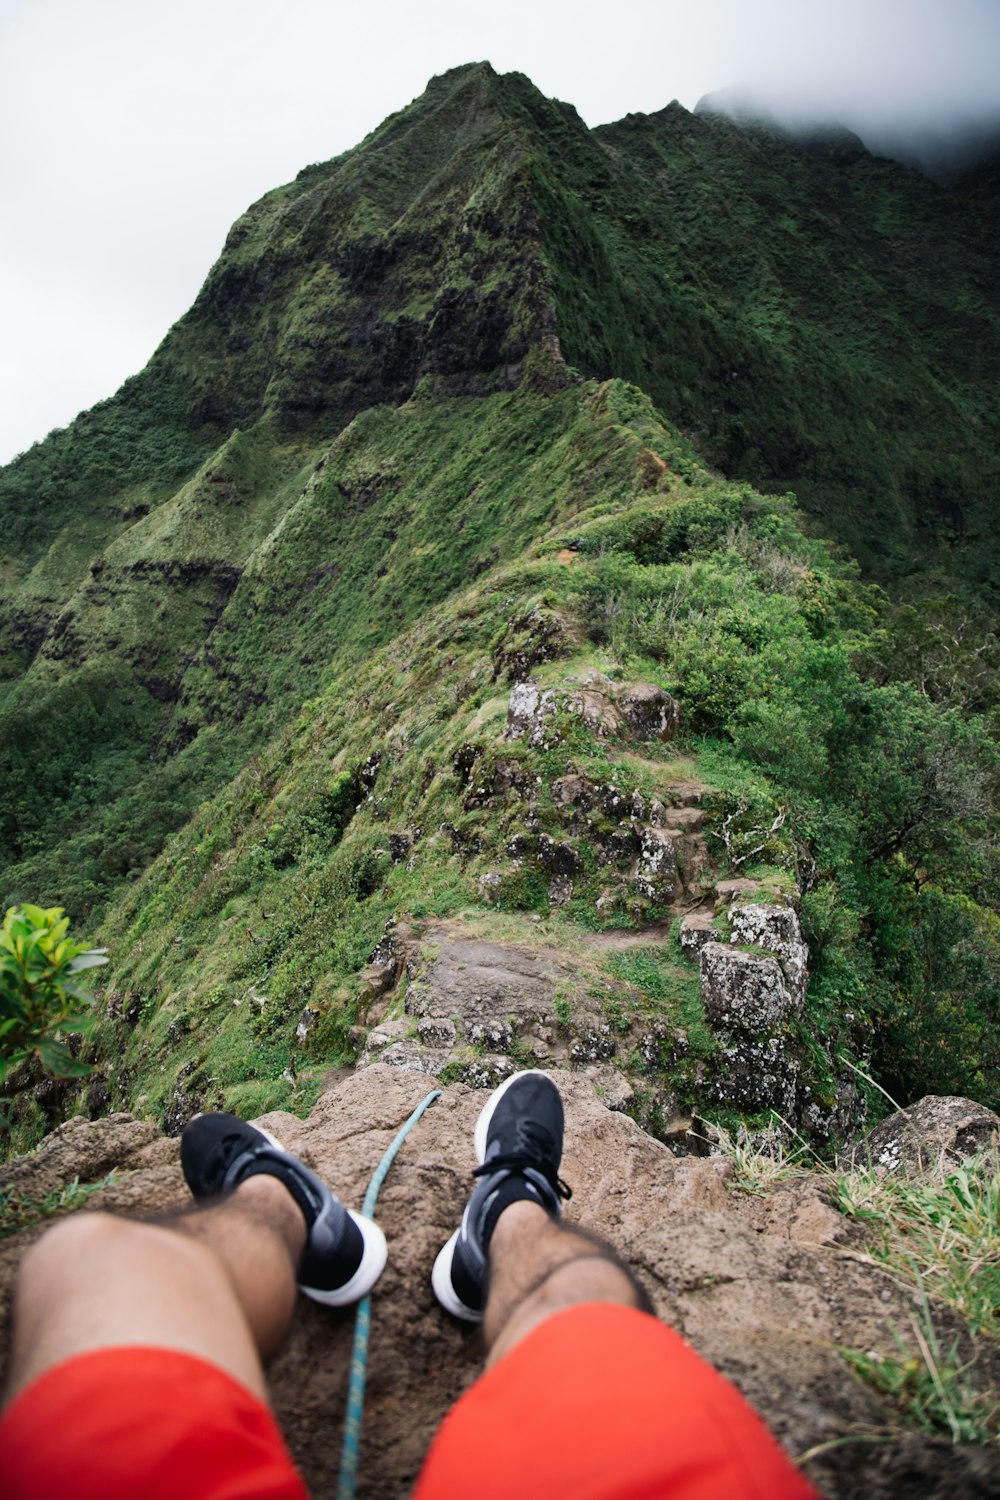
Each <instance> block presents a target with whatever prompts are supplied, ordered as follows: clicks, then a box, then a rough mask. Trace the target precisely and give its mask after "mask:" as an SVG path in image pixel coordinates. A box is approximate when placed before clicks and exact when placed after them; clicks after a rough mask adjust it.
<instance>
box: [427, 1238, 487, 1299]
mask: <svg viewBox="0 0 1000 1500" xmlns="http://www.w3.org/2000/svg"><path fill="white" fill-rule="evenodd" d="M461 1232H462V1230H461V1225H459V1227H458V1229H456V1230H455V1233H454V1234H453V1235H452V1237H451V1239H450V1240H448V1242H447V1244H444V1245H442V1246H441V1249H440V1250H439V1251H438V1253H437V1257H436V1259H435V1261H434V1269H433V1271H432V1272H431V1286H432V1287H433V1288H434V1295H435V1297H436V1298H437V1299H438V1301H439V1302H440V1304H441V1306H442V1307H443V1308H444V1310H445V1312H447V1313H451V1315H452V1317H453V1318H461V1319H462V1321H463V1322H464V1323H481V1322H482V1321H483V1315H482V1312H481V1311H477V1309H476V1308H474V1307H466V1305H465V1303H464V1302H461V1301H459V1299H458V1297H457V1296H456V1295H455V1288H454V1287H453V1286H452V1284H451V1261H452V1256H453V1255H454V1254H455V1246H456V1244H457V1243H458V1236H459V1235H460V1234H461Z"/></svg>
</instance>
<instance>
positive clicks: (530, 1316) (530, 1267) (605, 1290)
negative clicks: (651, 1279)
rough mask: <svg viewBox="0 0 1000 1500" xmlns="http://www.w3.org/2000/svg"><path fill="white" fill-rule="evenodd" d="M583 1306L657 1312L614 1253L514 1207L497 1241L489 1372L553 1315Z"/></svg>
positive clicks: (487, 1329) (487, 1328) (526, 1206)
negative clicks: (605, 1305) (602, 1304)
mask: <svg viewBox="0 0 1000 1500" xmlns="http://www.w3.org/2000/svg"><path fill="white" fill-rule="evenodd" d="M582 1302H616V1303H619V1304H621V1305H622V1306H623V1307H635V1308H640V1309H641V1310H642V1311H643V1312H652V1308H651V1306H650V1303H649V1298H648V1297H647V1296H646V1293H645V1291H644V1290H643V1288H642V1287H641V1286H640V1285H639V1283H638V1282H637V1281H636V1279H635V1277H634V1276H633V1275H632V1273H631V1271H629V1270H628V1269H627V1267H625V1266H623V1265H622V1264H621V1262H620V1261H619V1260H618V1258H617V1256H615V1254H614V1252H613V1251H611V1250H610V1249H609V1248H608V1247H607V1246H605V1245H603V1244H602V1243H601V1242H600V1241H599V1240H597V1239H596V1238H594V1237H593V1236H591V1235H587V1234H584V1233H582V1232H581V1231H579V1230H575V1229H564V1228H563V1227H562V1226H561V1225H560V1224H557V1223H556V1222H555V1221H554V1220H552V1219H550V1218H549V1216H548V1214H547V1213H546V1212H545V1210H544V1209H543V1208H542V1207H541V1206H540V1205H538V1204H535V1203H528V1202H525V1201H523V1200H522V1201H521V1202H515V1203H511V1204H510V1205H509V1206H508V1207H507V1208H506V1209H504V1211H503V1213H502V1214H501V1215H500V1217H499V1219H498V1220H497V1223H496V1228H495V1229H494V1231H493V1235H492V1237H491V1239H490V1246H489V1272H488V1293H487V1299H486V1311H485V1314H484V1317H483V1337H484V1340H485V1343H486V1349H487V1357H486V1364H487V1368H489V1366H490V1365H493V1364H495V1363H496V1362H497V1360H498V1359H502V1358H503V1356H504V1355H505V1354H508V1353H509V1352H510V1350H511V1349H513V1348H514V1346H515V1344H518V1343H520V1341H521V1340H522V1339H523V1338H526V1337H527V1335H528V1334H529V1333H530V1332H531V1331H532V1329H533V1328H537V1327H538V1325H539V1324H540V1323H543V1322H544V1321H545V1319H546V1318H550V1317H551V1316H552V1314H553V1313H557V1312H559V1311H560V1310H561V1309H563V1308H566V1307H572V1306H574V1304H576V1303H582Z"/></svg>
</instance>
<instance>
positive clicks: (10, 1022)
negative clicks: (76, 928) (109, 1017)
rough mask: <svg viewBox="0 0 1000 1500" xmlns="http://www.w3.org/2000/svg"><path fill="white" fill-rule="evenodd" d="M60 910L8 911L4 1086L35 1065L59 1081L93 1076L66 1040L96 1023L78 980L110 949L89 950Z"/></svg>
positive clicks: (3, 968) (2, 1006)
mask: <svg viewBox="0 0 1000 1500" xmlns="http://www.w3.org/2000/svg"><path fill="white" fill-rule="evenodd" d="M68 932H69V920H68V918H66V917H64V916H63V913H62V910H61V908H60V907H58V906H57V907H53V908H52V909H51V910H50V911H43V910H42V909H41V908H40V907H38V906H23V907H17V906H12V907H10V908H9V909H8V910H7V912H6V914H5V916H4V921H3V928H2V930H0V1082H2V1081H3V1079H4V1077H5V1076H6V1075H7V1073H9V1072H10V1070H11V1069H12V1068H15V1067H17V1065H18V1064H19V1063H23V1062H26V1061H27V1060H28V1059H29V1058H33V1059H35V1060H36V1061H37V1062H38V1063H39V1064H40V1065H41V1066H42V1067H43V1068H44V1069H45V1070H46V1072H48V1073H51V1074H53V1075H54V1076H55V1077H57V1078H72V1077H78V1076H79V1075H80V1074H82V1073H89V1071H90V1069H89V1067H88V1066H87V1064H86V1063H83V1062H80V1061H79V1060H78V1058H76V1057H75V1056H74V1054H73V1052H72V1051H71V1049H70V1045H69V1042H68V1040H67V1038H68V1037H70V1036H72V1035H74V1034H76V1035H79V1034H80V1033H81V1032H83V1031H85V1030H86V1029H87V1028H88V1027H89V1026H90V1025H91V1023H92V1017H91V1016H89V1015H88V1014H87V1008H88V1006H89V1005H90V1003H91V998H92V997H91V996H90V995H89V994H88V993H87V991H85V990H83V989H81V988H80V986H79V984H78V983H77V981H76V975H77V974H80V973H82V972H83V971H84V970H86V969H93V968H96V967H98V966H99V965H101V964H106V963H107V961H108V960H107V949H105V948H88V947H87V945H86V943H76V942H74V941H73V939H72V938H70V937H69V936H68V935H67V934H68Z"/></svg>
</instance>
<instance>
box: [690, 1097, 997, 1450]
mask: <svg viewBox="0 0 1000 1500" xmlns="http://www.w3.org/2000/svg"><path fill="white" fill-rule="evenodd" d="M717 1136H718V1140H719V1142H720V1143H721V1146H722V1149H723V1151H724V1152H725V1153H726V1155H727V1156H729V1157H730V1159H731V1160H732V1162H733V1165H734V1169H735V1171H734V1177H733V1186H734V1188H736V1189H738V1190H740V1191H742V1192H747V1193H753V1194H760V1193H766V1192H769V1191H770V1190H772V1189H773V1188H775V1187H777V1186H779V1185H780V1184H781V1183H787V1182H793V1181H795V1180H796V1179H799V1178H802V1177H806V1176H809V1175H811V1174H813V1173H816V1172H817V1171H818V1172H819V1174H820V1176H821V1179H822V1181H823V1182H824V1183H825V1185H826V1189H827V1193H828V1195H829V1198H830V1201H831V1203H832V1204H833V1205H834V1207H836V1208H837V1209H838V1210H839V1211H840V1212H841V1213H842V1214H844V1215H846V1216H847V1217H848V1218H850V1219H852V1220H854V1221H855V1222H856V1223H858V1224H859V1225H863V1226H864V1228H865V1231H866V1236H865V1250H864V1252H862V1251H860V1250H858V1249H856V1248H855V1249H853V1250H852V1252H851V1253H852V1255H853V1256H854V1258H855V1259H857V1258H864V1259H867V1260H868V1261H869V1262H870V1263H871V1264H873V1265H877V1266H881V1267H882V1268H884V1269H885V1270H886V1271H888V1272H889V1273H890V1274H891V1275H892V1276H893V1278H894V1279H895V1280H896V1281H897V1282H898V1283H899V1284H901V1285H902V1286H904V1287H908V1288H912V1290H913V1293H914V1302H915V1305H916V1312H915V1313H913V1314H911V1316H910V1318H909V1322H908V1325H907V1326H906V1327H905V1328H903V1329H900V1328H895V1327H893V1328H891V1329H890V1334H891V1339H892V1346H893V1347H892V1349H891V1350H874V1349H869V1350H861V1349H842V1350H841V1351H840V1353H841V1355H842V1357H843V1358H844V1359H845V1360H846V1361H847V1363H848V1364H849V1365H850V1366H851V1368H852V1369H854V1370H855V1371H856V1372H857V1373H858V1375H859V1376H860V1377H861V1378H862V1380H865V1381H867V1382H868V1383H869V1384H870V1385H872V1386H874V1387H875V1389H876V1390H879V1391H881V1392H883V1393H884V1394H885V1395H887V1396H889V1397H891V1398H892V1400H893V1401H894V1402H895V1403H896V1404H897V1405H898V1407H899V1409H900V1411H901V1414H902V1416H903V1417H904V1419H905V1420H906V1421H908V1422H910V1423H911V1424H913V1425H915V1426H917V1427H922V1428H924V1429H925V1430H928V1431H931V1432H943V1433H945V1434H947V1435H948V1436H950V1438H951V1440H952V1442H954V1443H994V1442H1000V1403H998V1402H997V1399H996V1394H995V1391H993V1390H992V1389H991V1387H990V1381H989V1376H988V1374H987V1372H986V1370H985V1368H984V1364H985V1359H984V1357H983V1356H984V1354H985V1352H986V1349H988V1347H989V1346H986V1349H984V1346H982V1345H981V1344H977V1342H976V1340H977V1339H982V1338H983V1337H985V1338H987V1339H989V1340H991V1341H992V1340H996V1339H997V1338H998V1337H1000V1322H998V1316H1000V1233H998V1225H1000V1158H998V1155H997V1151H996V1148H995V1147H994V1148H993V1149H991V1150H987V1151H982V1152H980V1153H979V1154H978V1155H976V1156H974V1157H971V1158H970V1159H969V1160H968V1161H966V1162H964V1163H963V1164H962V1165H959V1166H956V1165H955V1164H954V1163H953V1162H950V1161H948V1160H947V1159H946V1158H945V1156H944V1155H943V1154H942V1157H941V1159H940V1160H939V1161H938V1162H937V1163H936V1164H934V1165H931V1166H925V1167H924V1169H923V1170H922V1171H921V1173H920V1174H919V1175H916V1176H910V1175H907V1174H903V1173H892V1172H885V1171H884V1170H882V1169H880V1168H877V1167H873V1166H865V1165H863V1164H861V1163H858V1162H856V1163H855V1164H854V1165H853V1166H852V1167H851V1168H849V1169H848V1170H846V1171H838V1170H836V1169H835V1168H833V1167H830V1166H828V1165H826V1164H825V1163H824V1162H822V1161H821V1160H820V1159H819V1158H817V1157H816V1155H815V1153H814V1152H813V1151H812V1150H811V1149H810V1147H809V1146H808V1144H807V1143H806V1142H804V1141H802V1140H801V1139H797V1140H793V1141H791V1142H789V1137H788V1131H787V1127H784V1126H782V1125H781V1122H777V1121H775V1122H773V1123H772V1124H771V1125H770V1126H767V1127H765V1128H764V1129H763V1130H761V1131H754V1132H750V1131H748V1130H747V1129H746V1127H745V1126H740V1127H738V1128H737V1130H736V1131H735V1132H732V1133H731V1132H729V1131H726V1130H718V1131H717Z"/></svg>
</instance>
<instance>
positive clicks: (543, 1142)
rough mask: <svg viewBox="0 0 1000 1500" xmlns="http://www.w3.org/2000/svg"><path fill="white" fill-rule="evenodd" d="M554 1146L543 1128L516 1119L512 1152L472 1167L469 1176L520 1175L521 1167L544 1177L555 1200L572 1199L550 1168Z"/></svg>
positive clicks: (528, 1121)
mask: <svg viewBox="0 0 1000 1500" xmlns="http://www.w3.org/2000/svg"><path fill="white" fill-rule="evenodd" d="M554 1145H555V1142H554V1141H553V1139H552V1136H551V1135H550V1134H549V1132H548V1131H547V1130H546V1129H545V1127H544V1126H542V1125H536V1124H535V1123H534V1121H532V1120H518V1122H517V1138H516V1142H515V1145H514V1147H513V1149H512V1150H511V1151H507V1152H505V1153H504V1154H503V1155H502V1156H491V1157H490V1158H489V1160H488V1161H485V1162H483V1164H482V1166H481V1167H476V1168H475V1169H474V1170H473V1173H472V1175H473V1177H490V1176H492V1174H493V1173H494V1172H497V1171H500V1170H502V1169H508V1170H510V1171H514V1172H522V1173H523V1172H524V1170H525V1168H528V1167H530V1168H532V1169H533V1170H534V1171H536V1172H538V1173H540V1175H541V1176H542V1177H544V1178H545V1181H546V1182H547V1183H548V1184H549V1186H550V1187H551V1189H552V1191H553V1192H554V1193H555V1194H556V1196H557V1197H559V1198H565V1199H569V1198H572V1196H573V1189H572V1188H571V1187H570V1186H569V1184H568V1183H566V1182H564V1181H563V1179H562V1178H561V1177H560V1176H559V1174H558V1172H557V1171H556V1169H555V1167H554V1166H553V1165H552V1161H551V1154H552V1150H553V1147H554Z"/></svg>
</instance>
